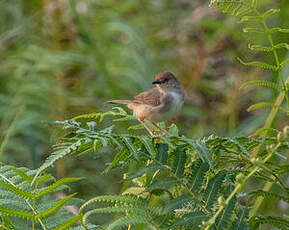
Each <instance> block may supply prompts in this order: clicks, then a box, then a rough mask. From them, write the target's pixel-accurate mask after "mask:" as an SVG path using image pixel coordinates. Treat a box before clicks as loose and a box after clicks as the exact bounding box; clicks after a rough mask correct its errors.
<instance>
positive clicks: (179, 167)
mask: <svg viewBox="0 0 289 230" xmlns="http://www.w3.org/2000/svg"><path fill="white" fill-rule="evenodd" d="M173 155H174V163H173V168H172V171H173V173H174V174H176V176H177V177H179V178H181V177H183V175H184V169H185V163H186V156H187V155H186V152H185V150H184V149H177V150H176V151H174V152H173Z"/></svg>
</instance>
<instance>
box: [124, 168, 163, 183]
mask: <svg viewBox="0 0 289 230" xmlns="http://www.w3.org/2000/svg"><path fill="white" fill-rule="evenodd" d="M160 168H161V166H160V165H155V164H150V165H146V166H144V167H141V168H140V169H138V170H136V171H134V172H132V173H131V174H130V175H129V176H128V178H127V179H128V180H132V179H134V178H138V177H141V176H142V175H144V174H145V173H148V172H150V171H157V170H159V169H160Z"/></svg>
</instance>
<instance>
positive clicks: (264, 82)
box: [240, 80, 282, 91]
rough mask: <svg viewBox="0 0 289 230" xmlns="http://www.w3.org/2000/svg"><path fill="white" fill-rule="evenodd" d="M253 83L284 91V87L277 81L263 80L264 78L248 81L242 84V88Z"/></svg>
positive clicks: (253, 84)
mask: <svg viewBox="0 0 289 230" xmlns="http://www.w3.org/2000/svg"><path fill="white" fill-rule="evenodd" d="M251 85H252V86H265V87H268V88H271V89H274V90H277V91H282V88H281V87H280V86H279V85H278V84H276V83H275V82H271V81H262V80H254V81H247V82H245V83H244V84H242V85H241V87H240V89H244V88H246V87H247V86H251Z"/></svg>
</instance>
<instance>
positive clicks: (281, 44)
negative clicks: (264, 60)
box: [274, 42, 289, 50]
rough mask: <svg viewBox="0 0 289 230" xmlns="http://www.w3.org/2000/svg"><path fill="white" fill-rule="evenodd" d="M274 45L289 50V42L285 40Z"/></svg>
mask: <svg viewBox="0 0 289 230" xmlns="http://www.w3.org/2000/svg"><path fill="white" fill-rule="evenodd" d="M274 47H275V48H276V49H281V48H284V49H287V50H289V44H288V43H285V42H282V43H278V44H277V45H274Z"/></svg>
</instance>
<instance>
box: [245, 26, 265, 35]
mask: <svg viewBox="0 0 289 230" xmlns="http://www.w3.org/2000/svg"><path fill="white" fill-rule="evenodd" d="M243 32H244V33H259V34H264V33H265V32H266V31H265V30H263V29H260V28H256V27H245V28H243Z"/></svg>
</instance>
